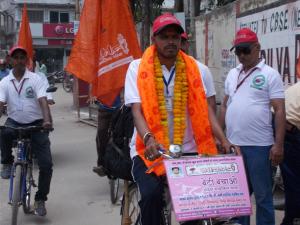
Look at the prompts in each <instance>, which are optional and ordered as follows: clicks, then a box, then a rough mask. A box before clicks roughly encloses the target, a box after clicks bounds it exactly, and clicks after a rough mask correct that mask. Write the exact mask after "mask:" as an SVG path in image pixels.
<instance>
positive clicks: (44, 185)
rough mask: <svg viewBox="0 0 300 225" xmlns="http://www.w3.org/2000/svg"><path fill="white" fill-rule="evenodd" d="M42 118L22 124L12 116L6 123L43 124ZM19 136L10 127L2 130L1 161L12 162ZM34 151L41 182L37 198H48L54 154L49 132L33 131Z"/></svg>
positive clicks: (16, 124)
mask: <svg viewBox="0 0 300 225" xmlns="http://www.w3.org/2000/svg"><path fill="white" fill-rule="evenodd" d="M42 123H43V122H42V120H38V121H35V122H33V123H30V124H20V123H18V122H16V121H14V120H12V119H10V118H8V119H7V120H6V122H5V125H7V126H11V127H26V126H41V125H42ZM16 138H17V133H16V132H15V131H14V130H12V129H9V128H6V129H4V130H2V132H1V142H0V147H1V163H2V164H12V163H13V162H14V157H13V155H12V144H13V141H14V140H15V139H16ZM31 146H32V152H33V154H34V155H35V156H36V157H37V161H38V166H39V183H38V191H37V193H36V195H35V200H44V201H46V200H47V195H48V194H49V191H50V182H51V177H52V166H53V164H52V156H51V151H50V140H49V133H48V132H33V133H32V136H31Z"/></svg>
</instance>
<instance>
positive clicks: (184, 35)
mask: <svg viewBox="0 0 300 225" xmlns="http://www.w3.org/2000/svg"><path fill="white" fill-rule="evenodd" d="M181 38H183V39H185V40H188V39H189V37H188V35H187V33H186V32H183V33H182V34H181Z"/></svg>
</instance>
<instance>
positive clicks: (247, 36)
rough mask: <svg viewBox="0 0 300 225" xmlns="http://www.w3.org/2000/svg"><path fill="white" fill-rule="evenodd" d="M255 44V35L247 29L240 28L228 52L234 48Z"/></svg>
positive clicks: (256, 39) (256, 40)
mask: <svg viewBox="0 0 300 225" xmlns="http://www.w3.org/2000/svg"><path fill="white" fill-rule="evenodd" d="M255 42H258V38H257V35H256V33H255V32H253V31H252V30H251V29H249V28H242V29H240V30H239V31H238V32H237V33H236V35H235V39H234V45H233V47H232V48H231V49H230V51H231V50H232V49H234V48H236V47H244V46H249V45H251V44H252V43H255Z"/></svg>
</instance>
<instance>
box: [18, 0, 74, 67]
mask: <svg viewBox="0 0 300 225" xmlns="http://www.w3.org/2000/svg"><path fill="white" fill-rule="evenodd" d="M15 3H16V10H15V22H16V27H17V30H19V28H20V24H21V19H22V8H23V4H24V1H23V0H16V1H15ZM26 5H27V13H28V18H29V23H30V29H31V35H32V39H33V48H34V49H35V52H36V58H37V60H38V61H39V60H44V61H45V63H46V66H47V72H48V73H50V72H54V71H60V70H63V68H64V66H65V65H66V63H67V59H68V56H69V55H70V51H71V47H72V44H73V41H74V20H75V0H28V1H27V2H26ZM16 39H17V37H16Z"/></svg>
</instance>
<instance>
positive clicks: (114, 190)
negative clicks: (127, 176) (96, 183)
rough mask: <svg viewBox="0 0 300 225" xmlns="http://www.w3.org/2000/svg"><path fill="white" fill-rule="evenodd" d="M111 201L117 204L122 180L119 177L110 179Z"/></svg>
mask: <svg viewBox="0 0 300 225" xmlns="http://www.w3.org/2000/svg"><path fill="white" fill-rule="evenodd" d="M108 183H109V190H110V201H111V203H112V204H116V202H117V200H118V197H119V187H120V179H119V178H117V177H108Z"/></svg>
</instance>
